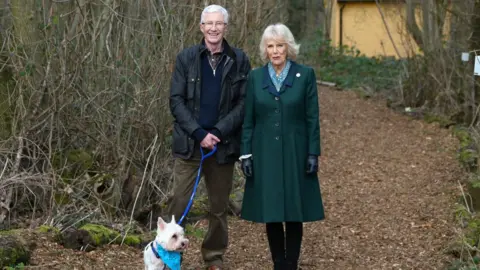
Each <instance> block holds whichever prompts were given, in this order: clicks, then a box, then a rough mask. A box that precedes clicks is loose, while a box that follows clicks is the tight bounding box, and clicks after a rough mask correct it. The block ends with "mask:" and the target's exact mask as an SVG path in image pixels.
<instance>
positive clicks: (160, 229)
mask: <svg viewBox="0 0 480 270" xmlns="http://www.w3.org/2000/svg"><path fill="white" fill-rule="evenodd" d="M155 239H156V241H157V243H159V244H160V245H162V247H163V248H164V249H165V250H168V251H182V250H185V249H186V248H187V246H188V242H189V241H188V239H187V238H185V233H184V231H183V228H182V227H181V226H180V225H178V224H177V222H176V221H175V217H174V216H172V220H171V221H170V223H166V222H165V221H164V220H163V219H162V218H161V217H159V218H158V222H157V236H156V237H155Z"/></svg>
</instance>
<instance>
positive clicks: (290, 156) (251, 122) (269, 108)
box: [240, 24, 324, 269]
mask: <svg viewBox="0 0 480 270" xmlns="http://www.w3.org/2000/svg"><path fill="white" fill-rule="evenodd" d="M298 49H299V45H297V44H296V43H295V39H294V37H293V35H292V33H291V32H290V30H289V29H288V27H286V26H285V25H283V24H275V25H270V26H268V27H267V28H266V29H265V31H264V33H263V36H262V39H261V42H260V52H261V56H262V59H263V60H264V61H265V62H266V65H265V66H263V67H261V68H258V69H255V70H253V71H251V72H250V74H249V78H248V83H247V94H246V98H245V119H244V123H243V131H242V145H241V154H242V156H241V157H240V160H241V161H242V171H243V173H244V174H245V176H246V178H247V179H246V184H245V194H244V198H243V205H242V212H241V217H242V218H243V219H245V220H248V221H253V222H259V223H266V231H267V238H268V242H269V246H270V251H271V255H272V260H273V264H274V269H297V265H298V259H299V256H300V250H301V243H302V235H303V222H310V221H318V220H323V219H324V210H323V202H322V197H321V193H320V186H319V182H318V176H317V172H318V156H320V124H319V107H318V93H317V84H316V78H315V72H314V70H313V69H312V68H310V67H307V66H304V65H300V64H298V63H296V62H295V61H294V60H295V58H296V56H297V54H298ZM283 223H285V229H284V226H283Z"/></svg>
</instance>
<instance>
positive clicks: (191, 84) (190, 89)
mask: <svg viewBox="0 0 480 270" xmlns="http://www.w3.org/2000/svg"><path fill="white" fill-rule="evenodd" d="M195 84H196V80H195V78H189V79H188V83H187V99H188V100H192V99H193V98H194V97H195Z"/></svg>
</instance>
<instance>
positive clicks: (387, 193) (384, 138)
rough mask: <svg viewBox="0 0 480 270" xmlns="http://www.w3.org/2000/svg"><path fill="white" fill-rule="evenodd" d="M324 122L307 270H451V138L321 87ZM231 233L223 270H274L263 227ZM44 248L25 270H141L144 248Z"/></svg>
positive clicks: (193, 256)
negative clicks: (320, 216) (321, 215)
mask: <svg viewBox="0 0 480 270" xmlns="http://www.w3.org/2000/svg"><path fill="white" fill-rule="evenodd" d="M320 114H321V125H320V128H321V133H322V151H323V156H322V157H321V162H320V182H321V188H322V195H323V198H324V205H325V209H326V219H325V220H324V221H322V222H315V223H307V224H305V227H304V228H305V229H304V241H303V249H302V255H301V262H300V266H301V267H302V269H335V270H340V269H382V270H383V269H422V270H425V269H445V262H446V261H447V260H448V259H449V258H448V256H447V255H446V254H445V252H444V250H445V248H446V247H447V246H448V244H449V243H450V241H451V240H452V239H453V237H455V236H456V235H455V234H454V233H453V230H454V227H455V226H456V225H455V224H454V219H453V218H454V216H453V208H454V207H453V203H454V201H455V195H457V194H458V192H459V191H458V185H457V180H459V179H461V178H462V177H463V171H462V170H461V168H460V166H459V164H458V162H457V160H456V159H455V151H456V145H457V142H456V139H455V138H454V137H453V136H452V134H451V132H450V131H448V130H446V129H440V128H438V127H437V126H436V125H435V124H426V123H424V122H422V121H418V120H412V119H411V118H409V117H407V116H403V115H400V114H398V113H395V112H393V111H391V110H390V109H388V108H387V107H386V106H385V102H383V101H379V100H362V99H360V98H358V97H357V95H356V94H354V93H353V92H347V91H336V90H331V89H329V88H324V87H320ZM200 226H206V223H202V224H201V225H200ZM229 226H230V247H229V249H228V251H227V254H226V258H225V260H226V266H227V269H272V266H271V262H270V253H269V249H268V246H267V239H266V236H265V229H264V225H262V224H252V223H249V222H245V221H242V220H239V219H237V218H233V219H232V220H231V222H230V223H229ZM191 241H192V244H191V247H190V249H189V250H188V251H187V252H186V254H185V263H184V266H185V269H194V268H196V267H200V266H202V264H201V256H200V251H199V250H200V244H201V242H200V240H199V239H195V238H191ZM40 242H41V243H39V248H38V249H37V250H36V251H35V253H34V256H33V258H32V263H34V264H35V265H36V266H34V267H27V269H143V268H142V267H143V262H142V252H141V250H139V249H134V248H130V247H125V246H122V247H119V246H110V247H105V248H101V249H98V250H95V251H92V252H89V253H83V252H79V251H72V250H67V249H63V248H62V247H60V246H58V245H56V244H54V243H51V242H48V241H40Z"/></svg>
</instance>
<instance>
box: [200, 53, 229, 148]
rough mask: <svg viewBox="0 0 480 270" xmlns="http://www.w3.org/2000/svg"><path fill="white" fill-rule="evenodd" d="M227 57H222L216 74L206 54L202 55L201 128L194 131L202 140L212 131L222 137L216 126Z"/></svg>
mask: <svg viewBox="0 0 480 270" xmlns="http://www.w3.org/2000/svg"><path fill="white" fill-rule="evenodd" d="M224 62H225V57H222V60H221V61H220V63H218V64H217V67H216V70H215V75H214V73H213V69H212V67H211V66H210V63H209V62H208V57H207V55H206V54H204V55H202V57H201V70H202V72H201V78H200V81H201V82H202V83H201V90H200V113H199V117H198V119H197V121H198V124H199V125H200V127H202V128H201V129H197V130H195V131H194V132H193V136H194V137H195V139H196V140H197V141H199V142H201V141H202V140H203V139H204V138H205V136H207V134H208V133H209V132H210V133H212V134H213V135H215V136H217V137H220V136H221V134H220V131H218V130H217V129H215V128H214V126H215V124H216V123H217V121H218V107H219V103H220V95H221V93H222V74H223V66H224Z"/></svg>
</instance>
